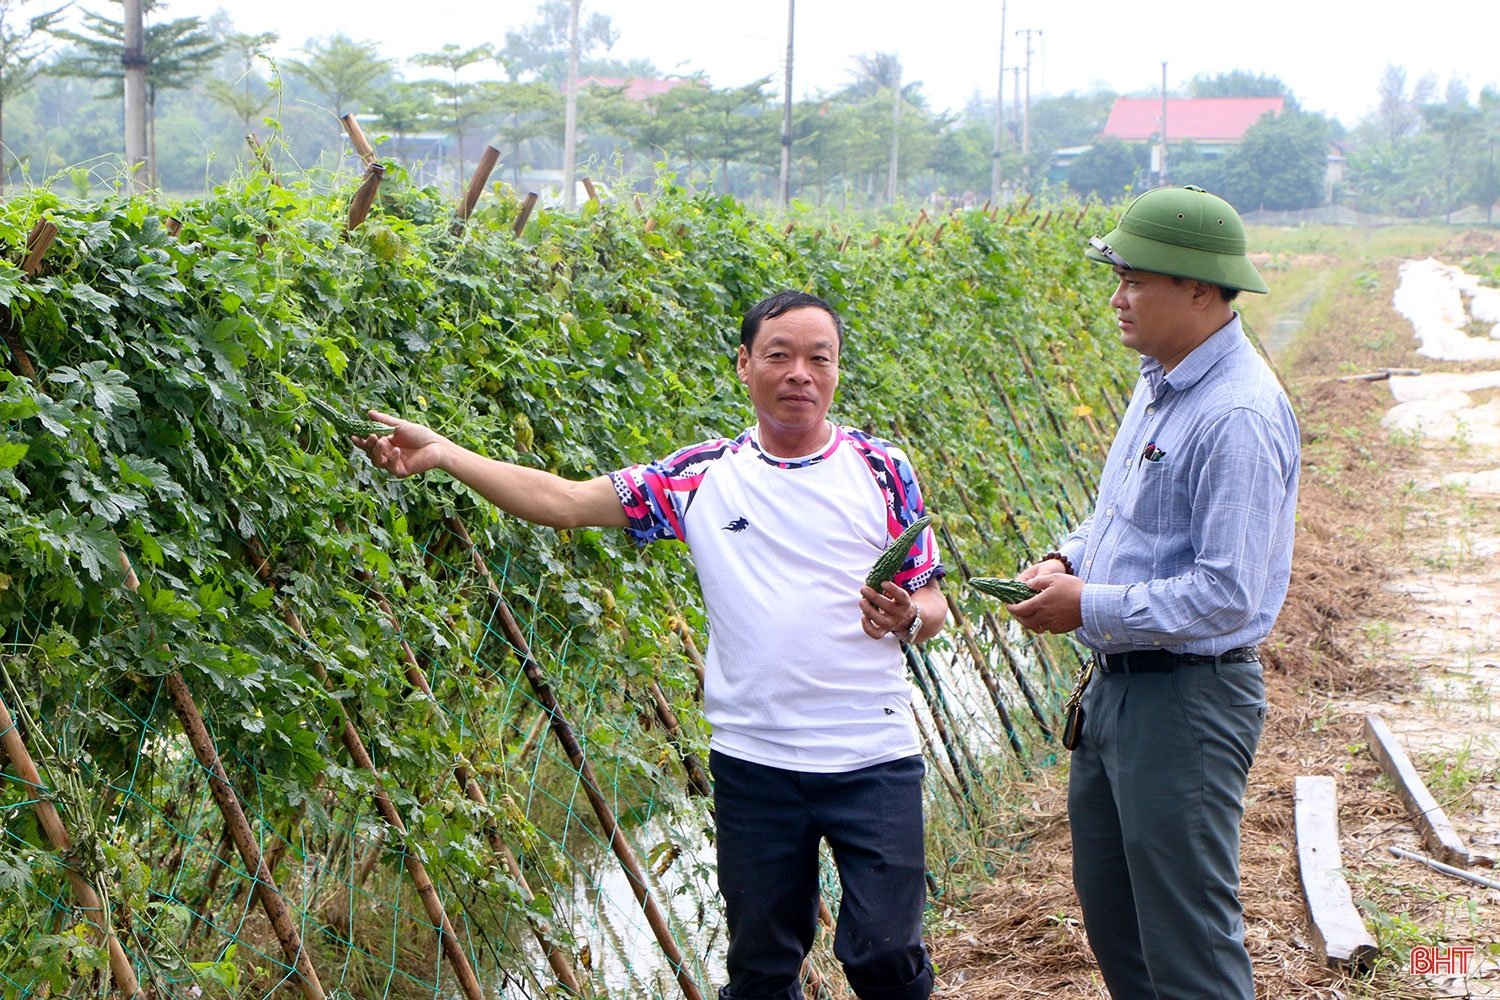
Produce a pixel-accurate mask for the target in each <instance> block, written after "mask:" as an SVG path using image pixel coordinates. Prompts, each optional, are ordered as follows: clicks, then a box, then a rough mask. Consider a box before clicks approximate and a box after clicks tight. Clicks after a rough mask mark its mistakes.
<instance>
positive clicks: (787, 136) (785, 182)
mask: <svg viewBox="0 0 1500 1000" xmlns="http://www.w3.org/2000/svg"><path fill="white" fill-rule="evenodd" d="M796 23H797V0H786V98H785V103H784V104H783V105H782V109H781V190H780V201H781V207H782V208H786V207H787V206H788V205H790V204H791V203H792V28H793V27H794V26H795V25H796Z"/></svg>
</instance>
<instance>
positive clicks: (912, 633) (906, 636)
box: [897, 603, 922, 646]
mask: <svg viewBox="0 0 1500 1000" xmlns="http://www.w3.org/2000/svg"><path fill="white" fill-rule="evenodd" d="M912 608H913V609H914V610H915V611H916V614H915V615H913V616H912V619H911V624H910V625H908V626H907V627H906V631H905V632H903V633H901V635H899V636H897V638H899V639H900V640H901V641H902V642H904V643H906V644H907V645H908V646H909V645H911V644H912V643H914V642H916V641H917V636H918V635H919V634H920V633H921V631H922V609H921V608H920V607H919V606H918V605H916V604H915V603H913V604H912Z"/></svg>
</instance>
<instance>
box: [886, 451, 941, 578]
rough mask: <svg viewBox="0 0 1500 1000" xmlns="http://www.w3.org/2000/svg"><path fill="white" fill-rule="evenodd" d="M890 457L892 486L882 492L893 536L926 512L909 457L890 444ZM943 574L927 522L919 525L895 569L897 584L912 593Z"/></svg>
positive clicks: (933, 536)
mask: <svg viewBox="0 0 1500 1000" xmlns="http://www.w3.org/2000/svg"><path fill="white" fill-rule="evenodd" d="M890 460H891V467H892V471H893V473H894V485H895V488H894V489H892V488H887V489H886V490H885V494H886V502H887V505H888V508H889V515H890V516H889V520H890V527H891V529H892V531H891V537H892V538H895V537H896V536H897V535H899V534H900V533H901V532H903V531H905V530H906V529H907V528H908V527H910V526H911V524H912V523H913V522H915V521H916V520H917V518H919V517H921V516H922V515H924V514H926V513H927V505H926V504H925V503H924V502H923V501H922V490H921V487H919V486H918V485H917V473H916V470H915V469H913V468H912V464H911V460H910V459H908V458H907V457H906V453H905V452H904V451H902V450H901V449H899V448H892V449H891V450H890ZM947 574H948V571H947V569H946V568H945V567H944V566H943V564H942V561H941V560H940V559H939V558H938V551H937V535H936V533H935V532H933V530H932V528H931V526H929V527H927V528H925V529H923V531H922V534H921V535H920V536H919V537H918V538H917V541H916V544H914V545H913V546H912V548H911V551H910V552H908V553H907V556H906V561H905V562H903V563H902V564H901V568H900V569H898V570H897V571H896V575H895V577H894V578H893V579H894V582H895V583H896V585H897V586H899V587H902V588H904V589H905V590H906V591H907V592H909V593H915V592H916V591H918V590H920V589H921V588H923V587H925V586H926V585H927V584H929V583H931V582H932V581H933V580H940V579H942V578H943V577H944V576H946V575H947Z"/></svg>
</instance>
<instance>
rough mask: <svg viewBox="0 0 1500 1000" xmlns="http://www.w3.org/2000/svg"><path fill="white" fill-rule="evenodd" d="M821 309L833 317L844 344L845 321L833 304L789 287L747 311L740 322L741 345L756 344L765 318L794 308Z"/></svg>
mask: <svg viewBox="0 0 1500 1000" xmlns="http://www.w3.org/2000/svg"><path fill="white" fill-rule="evenodd" d="M807 308H812V309H821V310H823V311H824V312H826V313H827V314H828V315H829V316H832V317H833V328H834V329H835V330H837V331H838V334H839V346H840V347H843V346H844V321H843V320H842V319H840V318H839V314H838V313H836V312H834V311H833V306H831V305H829V304H828V303H827V302H824V301H823V300H822V299H820V298H818V297H817V296H816V295H809V294H808V293H807V292H797V291H792V290H790V289H788V290H787V291H784V292H777V293H776V294H775V295H767V296H766V297H765V298H763V299H761V300H760V301H759V302H757V303H755V305H753V306H751V307H750V311H749V312H747V313H745V318H744V320H742V321H741V322H740V346H741V347H743V348H744V349H745V350H747V351H748V350H750V348H751V347H752V346H754V344H755V335H756V334H757V333H759V332H760V324H761V322H762V321H763V320H768V319H775V318H776V317H777V316H780V315H781V314H782V313H789V312H791V311H792V310H793V309H807Z"/></svg>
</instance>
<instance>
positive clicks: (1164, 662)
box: [1094, 646, 1260, 674]
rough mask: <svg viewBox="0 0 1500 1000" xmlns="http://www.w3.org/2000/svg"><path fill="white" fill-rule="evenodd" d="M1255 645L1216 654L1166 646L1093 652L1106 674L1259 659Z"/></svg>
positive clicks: (1250, 661) (1155, 672)
mask: <svg viewBox="0 0 1500 1000" xmlns="http://www.w3.org/2000/svg"><path fill="white" fill-rule="evenodd" d="M1259 661H1260V653H1259V651H1257V650H1256V648H1255V647H1254V646H1240V647H1239V648H1238V649H1226V650H1225V651H1224V652H1222V653H1220V654H1219V655H1218V656H1206V655H1204V654H1202V653H1173V652H1171V651H1169V650H1165V649H1132V650H1129V651H1128V652H1124V653H1095V654H1094V662H1095V664H1097V665H1098V667H1099V669H1100V670H1102V671H1103V672H1104V673H1106V674H1161V673H1166V672H1167V671H1168V670H1176V669H1177V668H1178V667H1206V666H1212V665H1217V664H1220V663H1258V662H1259Z"/></svg>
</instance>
